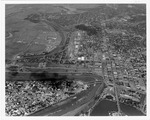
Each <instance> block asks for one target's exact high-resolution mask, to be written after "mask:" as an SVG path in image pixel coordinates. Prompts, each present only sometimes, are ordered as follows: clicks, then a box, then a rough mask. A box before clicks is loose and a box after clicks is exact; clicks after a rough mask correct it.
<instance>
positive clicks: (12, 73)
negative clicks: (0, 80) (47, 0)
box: [5, 3, 147, 116]
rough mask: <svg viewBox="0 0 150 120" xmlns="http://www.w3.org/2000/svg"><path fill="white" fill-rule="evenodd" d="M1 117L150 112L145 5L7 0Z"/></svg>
mask: <svg viewBox="0 0 150 120" xmlns="http://www.w3.org/2000/svg"><path fill="white" fill-rule="evenodd" d="M5 67H6V70H5V73H6V74H5V115H6V116H147V114H146V112H147V104H146V103H147V101H146V96H147V91H146V87H147V79H146V71H147V70H146V4H94V3H93V4H6V5H5Z"/></svg>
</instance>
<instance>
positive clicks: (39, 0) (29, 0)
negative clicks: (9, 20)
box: [0, 0, 150, 120]
mask: <svg viewBox="0 0 150 120" xmlns="http://www.w3.org/2000/svg"><path fill="white" fill-rule="evenodd" d="M44 3H46V4H55V3H56V4H65V3H66V4H73V3H80V4H95V3H97V4H105V3H108V4H110V3H114V4H127V3H129V4H142V3H143V4H146V6H147V116H119V117H115V116H111V117H110V116H108V117H107V116H95V117H92V116H83V117H82V116H81V117H80V116H78V117H77V118H76V117H64V116H61V117H7V116H5V4H44ZM0 4H1V25H0V27H1V29H0V30H1V42H0V49H1V50H0V55H1V56H0V70H1V71H0V76H1V77H0V78H1V80H0V98H1V101H0V102H1V103H0V115H1V118H2V120H3V119H4V120H5V119H11V120H12V119H25V120H26V119H29V120H31V119H37V120H41V119H60V120H61V119H65V120H70V119H71V120H75V119H81V120H82V119H83V120H84V119H86V120H91V119H95V120H99V119H101V120H110V119H114V120H120V119H121V120H127V119H128V120H129V119H131V120H133V119H135V120H150V114H148V113H150V111H149V108H150V107H149V106H150V102H149V98H150V95H149V93H150V87H148V86H150V81H149V75H148V73H149V70H150V69H149V61H150V56H149V51H150V48H149V46H148V45H150V42H149V38H150V37H149V34H148V33H150V30H149V26H150V25H149V20H150V19H149V15H150V13H149V11H150V4H149V0H105V1H104V0H71V1H69V0H57V1H56V0H26V1H25V0H24V1H23V0H15V1H14V0H1V3H0Z"/></svg>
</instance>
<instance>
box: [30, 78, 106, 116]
mask: <svg viewBox="0 0 150 120" xmlns="http://www.w3.org/2000/svg"><path fill="white" fill-rule="evenodd" d="M93 77H94V82H95V84H96V85H95V86H94V84H93V85H92V87H91V89H89V90H86V91H84V92H81V93H79V94H77V95H75V96H73V97H71V98H68V99H67V100H64V101H62V102H63V103H62V104H61V102H60V103H59V104H60V105H57V104H56V105H55V106H49V107H47V108H46V109H44V110H40V111H38V112H35V113H33V114H31V115H29V116H43V115H44V116H60V115H64V114H66V113H68V112H70V111H72V112H71V113H72V114H73V112H74V110H76V109H77V108H79V107H80V106H82V105H84V104H87V103H89V102H90V101H91V100H93V99H94V97H95V95H96V93H97V92H98V93H99V92H100V90H101V91H102V90H103V88H104V83H103V80H102V78H101V79H98V78H99V77H98V76H93ZM91 83H92V82H91ZM80 111H81V110H80ZM80 111H78V112H80ZM71 113H70V114H71Z"/></svg>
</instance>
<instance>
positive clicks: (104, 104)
mask: <svg viewBox="0 0 150 120" xmlns="http://www.w3.org/2000/svg"><path fill="white" fill-rule="evenodd" d="M120 108H121V110H122V112H123V113H125V114H126V115H128V116H144V114H143V113H142V112H140V111H139V110H137V109H136V108H134V107H131V106H129V105H125V104H123V103H120ZM111 111H117V105H116V102H113V101H108V100H102V101H101V102H99V103H98V104H97V105H96V106H95V107H94V109H93V111H92V112H91V116H108V115H109V112H111Z"/></svg>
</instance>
